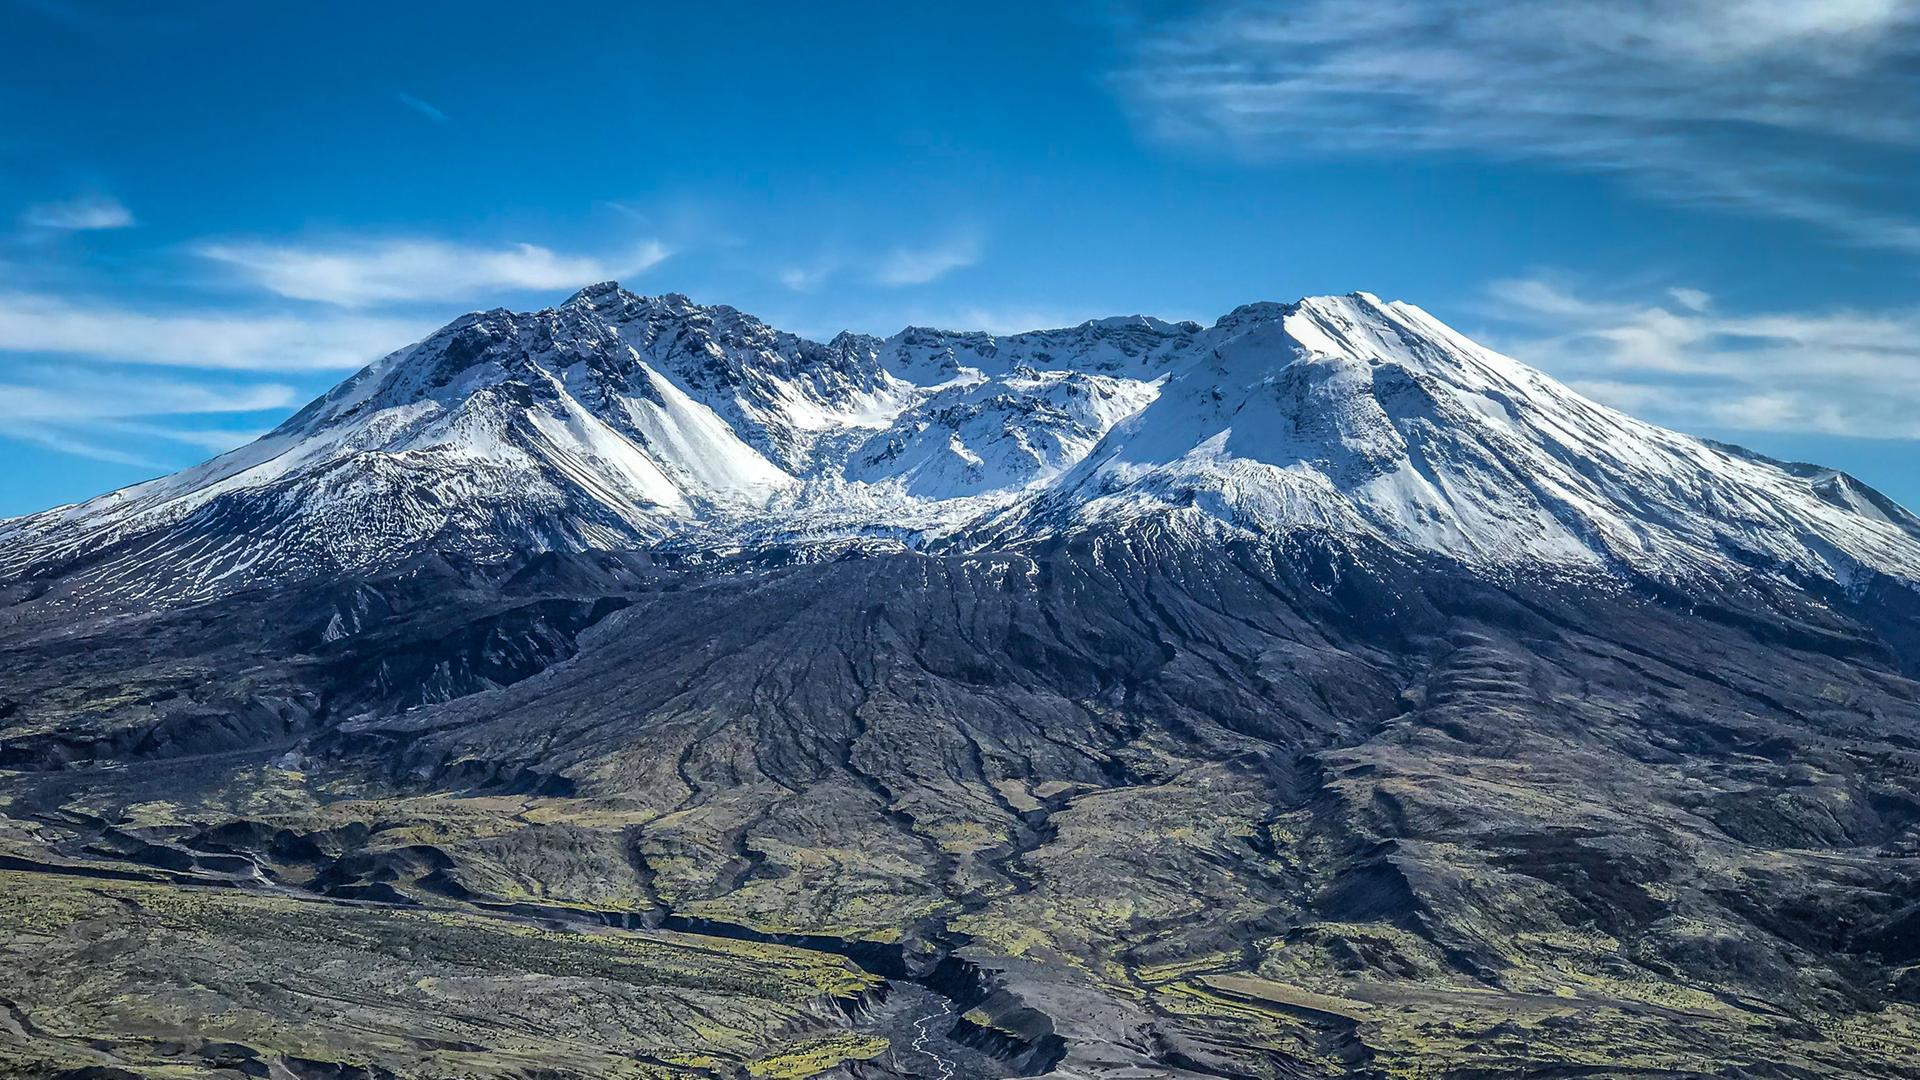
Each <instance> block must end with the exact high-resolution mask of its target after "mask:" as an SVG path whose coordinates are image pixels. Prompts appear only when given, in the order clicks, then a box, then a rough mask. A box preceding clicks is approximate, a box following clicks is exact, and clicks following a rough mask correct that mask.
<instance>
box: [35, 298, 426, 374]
mask: <svg viewBox="0 0 1920 1080" xmlns="http://www.w3.org/2000/svg"><path fill="white" fill-rule="evenodd" d="M431 322H432V321H431V320H416V319H392V318H368V317H341V316H334V317H330V318H312V319H304V318H297V317H294V316H288V315H249V314H241V313H229V312H221V311H212V310H201V311H165V312H153V311H144V310H138V309H133V308H129V307H125V306H122V305H119V304H115V303H110V302H105V301H79V300H68V299H65V298H63V297H58V296H50V295H46V294H42V293H30V292H0V352H26V353H61V354H66V355H72V356H84V357H90V358H94V359H98V360H109V361H116V362H120V363H128V364H160V365H168V366H174V367H190V368H216V369H228V370H251V371H316V370H336V371H337V370H350V369H352V368H357V367H360V366H361V365H363V364H366V363H367V362H369V361H371V360H373V359H375V358H377V357H380V356H383V355H385V354H386V353H389V352H392V351H393V350H394V349H396V348H398V347H400V346H401V345H404V344H406V343H407V342H410V341H414V340H417V339H418V338H420V337H421V336H423V335H424V334H425V333H426V332H427V331H428V330H431V329H432V325H431Z"/></svg>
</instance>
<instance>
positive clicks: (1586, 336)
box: [1488, 279, 1920, 439]
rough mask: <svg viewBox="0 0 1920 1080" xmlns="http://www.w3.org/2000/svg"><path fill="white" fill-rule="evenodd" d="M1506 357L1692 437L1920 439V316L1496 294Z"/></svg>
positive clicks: (1702, 298)
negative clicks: (1733, 432)
mask: <svg viewBox="0 0 1920 1080" xmlns="http://www.w3.org/2000/svg"><path fill="white" fill-rule="evenodd" d="M1488 295H1489V298H1490V302H1491V303H1490V307H1489V313H1490V314H1492V315H1493V316H1495V317H1496V318H1498V319H1500V320H1501V321H1502V322H1503V323H1504V324H1506V326H1507V327H1509V328H1511V332H1510V333H1504V334H1501V335H1499V336H1496V337H1494V338H1493V339H1492V343H1493V344H1497V345H1498V346H1499V347H1500V348H1501V349H1502V351H1505V352H1508V353H1511V354H1512V355H1514V356H1516V357H1518V358H1519V359H1521V360H1524V361H1526V362H1528V363H1531V364H1534V365H1536V366H1539V367H1542V368H1544V369H1546V370H1548V371H1551V372H1552V373H1554V374H1555V375H1557V376H1559V377H1561V378H1562V379H1565V380H1566V381H1567V382H1568V383H1569V384H1570V385H1572V386H1573V387H1574V388H1575V389H1576V390H1579V391H1580V392H1582V393H1584V394H1587V395H1588V396H1589V397H1592V398H1595V399H1596V400H1599V401H1602V402H1605V403H1607V404H1609V405H1613V406H1615V407H1616V408H1620V409H1623V410H1626V411H1627V412H1630V413H1633V414H1635V415H1637V416H1641V417H1644V418H1645V419H1648V420H1652V421H1655V422H1657V423H1663V424H1668V425H1671V426H1674V427H1678V428H1681V429H1684V430H1693V431H1712V430H1716V429H1719V430H1726V429H1740V430H1748V431H1782V432H1800V433H1808V434H1823V435H1852V436H1867V437H1878V438H1904V439H1920V309H1899V310H1881V311H1863V310H1847V309H1836V310H1826V311H1770V312H1743V313H1736V312H1728V311H1725V310H1723V307H1722V305H1719V304H1716V303H1714V302H1713V301H1712V298H1711V297H1708V296H1707V294H1705V293H1703V292H1699V291H1698V290H1694V289H1687V288H1675V289H1671V290H1668V291H1667V293H1666V294H1665V296H1664V297H1663V298H1662V299H1660V300H1646V299H1639V298H1599V299H1596V298H1593V297H1590V296H1584V295H1580V294H1579V293H1577V292H1575V291H1574V290H1572V289H1570V288H1568V287H1566V286H1564V285H1562V284H1558V283H1554V282H1549V281H1544V280H1540V279H1525V280H1515V281H1504V282H1496V283H1495V284H1494V285H1492V286H1490V287H1489V290H1488Z"/></svg>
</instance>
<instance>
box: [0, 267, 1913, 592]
mask: <svg viewBox="0 0 1920 1080" xmlns="http://www.w3.org/2000/svg"><path fill="white" fill-rule="evenodd" d="M1163 511H1170V512H1172V513H1174V514H1175V515H1177V516H1178V517H1179V518H1180V519H1182V520H1185V521H1201V522H1204V523H1207V524H1208V525H1209V527H1214V526H1217V527H1220V528H1225V529H1230V530H1245V531H1248V532H1252V533H1258V534H1273V533H1279V532H1284V531H1288V530H1294V529H1300V528H1314V529H1323V530H1331V531H1333V532H1336V533H1347V534H1359V535H1365V536H1368V537H1370V538H1373V539H1377V540H1381V541H1385V542H1388V543H1391V544H1395V545H1400V546H1403V547H1406V548H1408V549H1411V550H1414V551H1425V552H1433V553H1440V554H1444V555H1446V556H1448V557H1451V558H1455V559H1458V560H1460V561H1463V562H1466V563H1469V564H1475V565H1481V566H1485V567H1488V568H1499V569H1502V570H1506V571H1512V570H1516V569H1525V568H1528V567H1550V568H1553V569H1555V570H1560V571H1569V572H1581V573H1601V574H1616V573H1638V574H1648V575H1654V576H1658V577H1663V578H1669V579H1683V578H1688V577H1692V576H1696V575H1702V574H1709V575H1712V574H1721V575H1740V574H1749V573H1755V572H1762V573H1781V574H1789V575H1793V576H1796V577H1801V578H1814V579H1819V580H1826V581H1831V582H1836V583H1841V584H1848V583H1851V582H1853V581H1855V580H1856V579H1858V578H1860V577H1861V576H1862V575H1863V574H1885V575H1889V576H1892V577H1895V578H1901V579H1905V580H1907V581H1920V521H1916V519H1915V518H1914V517H1913V516H1912V515H1911V514H1908V513H1907V512H1905V511H1904V510H1902V509H1900V508H1899V507H1898V506H1896V505H1894V504H1893V503H1891V502H1890V501H1888V500H1886V499H1885V498H1884V497H1883V496H1880V495H1879V494H1878V493H1876V492H1873V491H1872V490H1871V489H1869V488H1866V487H1864V486H1863V485H1861V484H1859V482H1858V481H1856V480H1854V479H1852V478H1851V477H1847V476H1845V475H1844V474H1838V473H1833V472H1831V471H1829V470H1820V469H1815V468H1813V467H1803V466H1796V465H1789V464H1784V463H1780V462H1774V461H1771V460H1768V459H1765V458H1762V457H1760V456H1758V455H1754V454H1751V453H1748V452H1746V451H1742V450H1740V449H1738V448H1734V447H1726V446H1720V445H1716V444H1712V443H1708V442H1703V441H1700V440H1696V439H1692V438H1689V437H1687V436H1684V435H1679V434H1676V433H1673V432H1670V431H1666V430H1663V429H1661V428H1657V427H1654V426H1652V425H1649V424H1645V423H1641V422H1639V421H1637V420H1634V419H1632V418H1631V417H1628V416H1625V415H1623V414H1621V413H1619V412H1617V411H1615V410H1612V409H1608V408H1605V407H1603V406H1600V405H1597V404H1595V403H1593V402H1591V401H1588V400H1587V399H1585V398H1582V397H1580V396H1579V395H1578V394H1575V393H1574V392H1572V391H1571V390H1569V389H1568V388H1566V387H1565V386H1562V385H1560V384H1559V383H1556V382H1554V381H1553V380H1552V379H1549V378H1547V377H1546V376H1545V375H1543V374H1541V373H1540V372H1538V371H1535V370H1533V369H1531V368H1528V367H1526V366H1525V365H1523V364H1520V363H1518V362H1516V361H1514V360H1511V359H1509V358H1507V357H1504V356H1501V355H1499V354H1496V353H1493V352H1491V351H1489V350H1486V349H1483V348H1481V347H1480V346H1478V345H1476V344H1474V343H1473V342H1472V341H1469V340H1467V339H1466V338H1464V337H1462V336H1461V335H1459V334H1458V333H1456V332H1454V331H1453V330H1451V329H1449V328H1448V327H1446V326H1444V325H1442V324H1441V323H1440V322H1439V321H1438V320H1436V319H1434V318H1433V317H1432V316H1430V315H1428V314H1426V313H1425V312H1423V311H1421V310H1420V309H1418V308H1416V307H1413V306H1411V305H1407V304H1402V303H1385V302H1382V301H1380V300H1379V299H1377V298H1375V297H1373V296H1370V295H1367V294H1364V293H1356V294H1353V295H1350V296H1344V297H1316V298H1310V299H1306V300H1302V301H1300V302H1298V303H1293V304H1252V305H1248V306H1246V307H1242V308H1239V309H1238V310H1236V311H1234V312H1232V313H1231V314H1229V315H1227V316H1226V317H1225V318H1223V319H1221V320H1220V321H1219V322H1218V323H1216V324H1214V325H1213V326H1211V327H1204V328H1203V327H1201V326H1199V325H1197V324H1194V323H1167V322H1162V321H1159V320H1156V319H1150V318H1145V317H1131V318H1117V319H1105V320H1098V321H1093V322H1088V323H1084V324H1082V325H1080V326H1077V327H1072V328H1068V329H1063V330H1051V331H1042V332H1035V333H1028V334H1018V335H1013V336H1008V337H994V336H990V335H986V334H980V333H951V332H944V331H936V330H927V329H918V328H915V329H909V330H906V331H903V332H901V333H899V334H896V335H894V336H892V337H890V338H885V339H881V338H875V337H868V336H860V335H854V334H841V335H840V336H838V337H836V338H834V339H833V340H832V341H830V342H826V343H824V344H822V343H818V342H813V341H808V340H806V339H803V338H800V337H796V336H794V335H792V334H786V333H782V332H780V331H777V330H774V329H772V328H771V327H768V326H767V325H766V324H764V323H762V322H760V321H759V320H757V319H755V318H753V317H752V316H749V315H746V314H744V313H742V312H739V311H736V310H734V309H732V308H728V307H702V306H699V305H696V304H694V303H692V302H691V301H689V300H687V299H686V298H685V297H682V296H677V295H667V296H660V297H642V296H636V295H634V294H632V293H629V292H626V291H624V290H622V289H620V288H619V287H618V286H616V285H614V284H612V283H606V284H601V285H595V286H592V287H590V288H587V289H584V290H582V291H581V292H580V293H578V294H576V295H575V296H574V297H572V298H571V299H570V300H568V301H567V302H566V303H565V304H562V305H561V306H559V307H557V308H551V309H548V310H544V311H539V312H533V313H530V314H516V313H513V312H508V311H504V310H495V311H488V312H481V313H475V314H472V315H468V316H465V317H463V318H461V319H458V320H456V321H455V322H453V323H452V324H450V325H448V326H447V327H445V328H444V329H442V330H440V331H439V332H437V333H435V334H434V335H432V336H431V337H429V338H427V339H426V340H425V341H422V342H420V343H418V344H416V345H413V346H411V347H408V348H406V349H402V350H400V351H398V352H395V353H393V354H391V355H389V356H387V357H385V358H384V359H382V360H380V361H378V362H376V363H374V364H372V365H371V366H369V367H368V368H366V369H365V370H363V371H361V372H360V373H359V374H357V375H355V376H353V377H352V378H350V379H348V380H347V381H346V382H344V383H342V384H341V385H340V386H338V387H336V388H335V389H334V390H332V391H331V392H329V393H328V394H326V395H325V396H323V397H321V398H320V399H319V400H317V401H315V402H313V403H312V404H311V405H309V406H308V407H307V408H306V409H304V410H302V411H301V412H300V413H299V414H297V415H296V416H294V417H293V418H291V419H289V420H288V421H287V422H286V423H284V424H282V425H281V426H280V427H279V428H277V429H275V430H274V431H273V432H271V433H269V434H268V435H266V436H264V437H262V438H261V439H260V440H258V441H257V442H254V443H252V444H250V445H248V446H245V447H241V448H240V449H237V450H234V451H232V452H231V453H228V454H224V455H222V456H220V457H217V458H214V459H213V460H211V461H209V462H206V463H204V464H202V465H199V466H196V467H194V468H191V469H188V470H185V471H183V472H180V473H177V474H175V475H173V476H168V477H163V478H161V479H158V480H153V481H149V482H147V483H144V484H139V485H135V486H133V487H130V488H126V489H124V490H121V491H117V492H113V493H111V494H108V495H104V496H101V497H99V498H97V499H93V500H91V501H88V502H85V503H81V504H77V505H73V506H66V507H60V508H57V509H54V510H50V511H47V512H45V513H42V514H36V515H33V516H30V517H25V518H19V519H15V520H12V521H9V522H5V523H0V577H5V578H16V579H17V578H53V577H58V578H59V579H60V580H62V581H63V582H65V583H67V584H68V585H70V586H72V587H75V588H83V589H84V588H88V587H99V586H112V587H114V588H115V589H116V590H118V591H122V592H128V593H133V594H139V595H146V596H151V597H156V598H191V597H200V596H207V595H212V594H214V593H218V592H221V591H224V590H227V589H231V588H234V587H239V586H245V585H252V584H257V583H260V582H262V581H270V580H274V579H277V578H281V577H286V576H297V575H309V574H314V573H329V572H335V571H352V570H362V569H367V568H371V567H377V566H380V565H382V564H386V563H390V562H393V561H397V560H399V559H403V558H405V557H408V556H410V555H412V554H415V553H418V552H421V551H425V550H457V551H460V552H462V553H465V554H470V555H473V556H476V557H483V558H484V557H488V556H491V555H498V554H504V553H505V552H507V551H511V550H529V549H531V550H545V549H553V548H559V549H590V548H618V547H633V546H647V545H653V544H659V543H663V542H670V543H674V544H678V545H691V546H696V547H713V548H722V549H726V548H737V547H741V546H751V545H753V544H756V543H764V542H771V541H775V540H778V541H780V542H783V543H787V542H792V541H795V540H820V541H843V540H848V539H865V540H869V541H871V540H874V539H876V538H884V539H887V540H888V541H890V542H897V543H907V544H911V543H919V542H927V541H930V540H933V539H940V540H942V541H944V542H948V543H960V544H965V543H968V542H970V541H972V540H977V539H980V538H988V537H990V538H992V541H993V542H995V543H1018V542H1022V541H1027V540H1032V539H1036V538H1040V537H1044V536H1049V535H1053V534H1056V533H1058V532H1060V531H1063V530H1070V529H1075V528H1081V527H1087V526H1093V525H1099V524H1103V523H1108V522H1112V521H1115V520H1124V519H1128V518H1133V517H1138V516H1140V515H1143V514H1153V513H1159V512H1163Z"/></svg>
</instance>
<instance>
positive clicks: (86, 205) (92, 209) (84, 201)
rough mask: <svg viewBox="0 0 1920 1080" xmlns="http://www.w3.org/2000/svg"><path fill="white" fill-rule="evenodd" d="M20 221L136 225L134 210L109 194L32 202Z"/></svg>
mask: <svg viewBox="0 0 1920 1080" xmlns="http://www.w3.org/2000/svg"><path fill="white" fill-rule="evenodd" d="M20 223H21V224H23V225H25V226H27V227H28V228H30V229H59V230H63V231H75V232H77V231H85V230H93V229H125V228H128V227H130V226H132V225H133V211H131V210H128V209H127V208H126V207H125V206H123V205H122V204H121V203H120V200H118V199H115V198H112V197H111V196H106V195H85V196H81V197H80V198H77V199H68V200H66V201H64V202H51V203H41V204H40V205H38V206H29V207H27V209H26V212H25V213H23V214H21V215H20Z"/></svg>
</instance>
